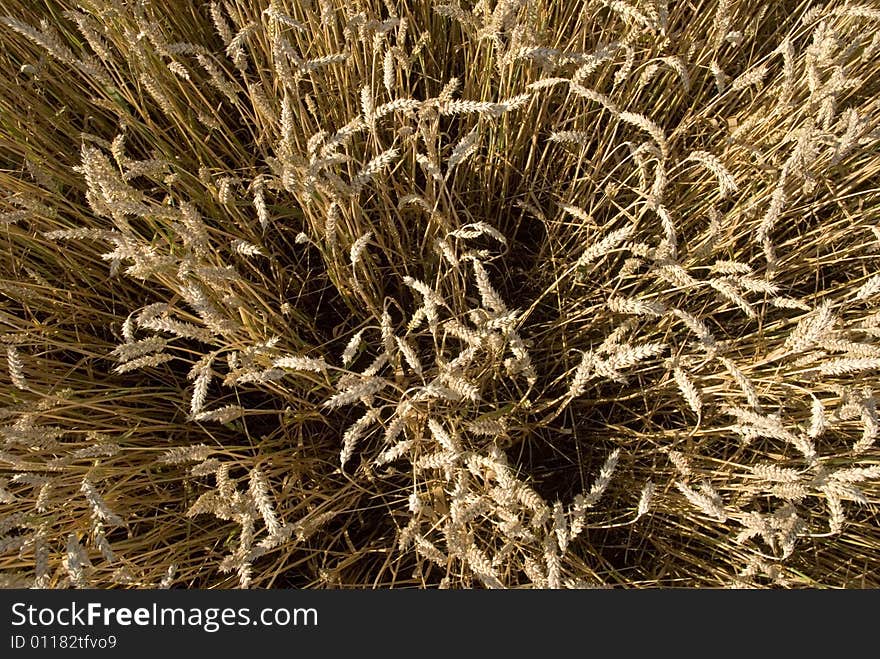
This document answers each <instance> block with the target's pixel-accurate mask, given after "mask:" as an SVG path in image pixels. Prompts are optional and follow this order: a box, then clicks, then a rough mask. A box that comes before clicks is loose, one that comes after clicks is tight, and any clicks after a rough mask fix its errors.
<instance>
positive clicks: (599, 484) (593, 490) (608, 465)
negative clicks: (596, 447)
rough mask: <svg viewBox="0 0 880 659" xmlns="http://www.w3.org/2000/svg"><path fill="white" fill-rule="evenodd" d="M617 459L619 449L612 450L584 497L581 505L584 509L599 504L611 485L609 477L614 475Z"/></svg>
mask: <svg viewBox="0 0 880 659" xmlns="http://www.w3.org/2000/svg"><path fill="white" fill-rule="evenodd" d="M619 458H620V449H614V450H613V451H611V453H609V454H608V457H607V458H606V459H605V462H604V464H603V465H602V468H601V469H600V470H599V475H598V476H597V477H596V480H595V481H593V485H592V486H591V487H590V491H589V492H588V493H587V494H586V495H585V496H584V501H583V505H584V507H585V508H591V507H592V506H595V505H596V504H597V503H598V502H599V499H601V498H602V495H603V494H604V493H605V490H606V489H607V488H608V485H609V484H610V483H611V477H612V476H613V475H614V471H615V470H616V469H617V461H618V459H619Z"/></svg>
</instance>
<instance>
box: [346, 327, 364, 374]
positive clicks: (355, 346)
mask: <svg viewBox="0 0 880 659" xmlns="http://www.w3.org/2000/svg"><path fill="white" fill-rule="evenodd" d="M363 336H364V330H359V331H357V332H355V334H354V336H352V337H351V338H350V339H349V340H348V343H347V344H346V345H345V350H343V351H342V357H341V358H342V365H343V366H346V367H347V366H350V365H351V363H352V362H353V361H354V358H355V355H356V354H357V351H358V350H359V349H360V347H361V343H362V341H363Z"/></svg>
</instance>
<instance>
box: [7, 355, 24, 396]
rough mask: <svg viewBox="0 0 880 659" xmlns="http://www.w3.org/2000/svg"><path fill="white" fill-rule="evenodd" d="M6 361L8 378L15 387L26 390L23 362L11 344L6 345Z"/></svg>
mask: <svg viewBox="0 0 880 659" xmlns="http://www.w3.org/2000/svg"><path fill="white" fill-rule="evenodd" d="M6 363H7V365H8V366H9V378H10V379H11V380H12V384H13V385H14V386H15V387H16V388H17V389H21V390H23V391H24V390H27V388H28V384H27V380H26V379H25V377H24V363H23V362H22V361H21V356H20V355H19V353H18V349H17V348H16V347H15V346H14V345H12V344H10V345H7V346H6Z"/></svg>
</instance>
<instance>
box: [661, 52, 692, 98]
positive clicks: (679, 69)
mask: <svg viewBox="0 0 880 659" xmlns="http://www.w3.org/2000/svg"><path fill="white" fill-rule="evenodd" d="M663 62H664V63H665V64H666V65H667V66H669V68H671V69H672V70H673V71H675V72H676V73H677V74H678V78H679V80H681V86H682V87H684V90H685V91H686V92H687V91H690V88H691V77H690V75H689V74H688V70H687V66H685V63H684V62H683V61H682V59H681V58H680V57H677V56H675V55H669V56H667V57H664V58H663Z"/></svg>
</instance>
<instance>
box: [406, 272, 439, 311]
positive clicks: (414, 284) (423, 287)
mask: <svg viewBox="0 0 880 659" xmlns="http://www.w3.org/2000/svg"><path fill="white" fill-rule="evenodd" d="M403 283H404V284H406V285H407V286H409V287H410V288H412V289H414V290H416V291H418V292H419V293H420V294H421V295H422V297H423V298H424V299H425V301H426V302H430V303H431V304H433V305H435V306H438V307H445V306H446V302H445V301H444V300H443V298H442V297H440V295H439V294H438V293H437V292H436V291H435V290H434V289H433V288H431V287H430V286H428V285H427V284H426V283H425V282H423V281H420V280H418V279H415V278H414V277H410V276H409V275H407V276H405V277H404V278H403Z"/></svg>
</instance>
